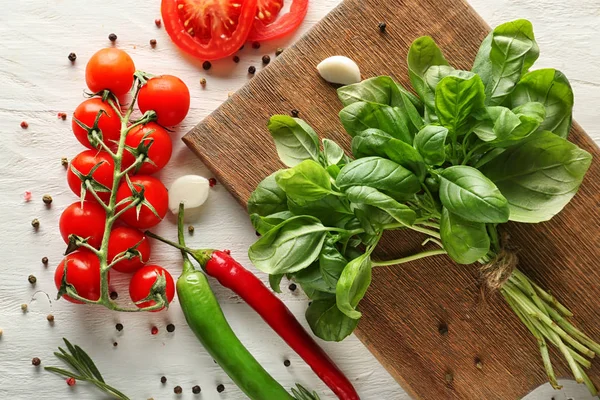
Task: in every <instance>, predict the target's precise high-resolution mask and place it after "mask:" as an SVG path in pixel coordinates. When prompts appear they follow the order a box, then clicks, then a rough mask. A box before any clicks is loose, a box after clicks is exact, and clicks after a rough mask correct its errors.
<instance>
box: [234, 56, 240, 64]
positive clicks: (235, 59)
mask: <svg viewBox="0 0 600 400" xmlns="http://www.w3.org/2000/svg"><path fill="white" fill-rule="evenodd" d="M233 62H234V63H236V64H237V63H239V62H240V58H239V57H238V56H233Z"/></svg>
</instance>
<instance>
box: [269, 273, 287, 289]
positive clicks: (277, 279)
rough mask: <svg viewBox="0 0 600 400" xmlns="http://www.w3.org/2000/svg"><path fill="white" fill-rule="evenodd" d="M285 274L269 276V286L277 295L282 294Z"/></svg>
mask: <svg viewBox="0 0 600 400" xmlns="http://www.w3.org/2000/svg"><path fill="white" fill-rule="evenodd" d="M283 275H284V274H277V275H273V274H270V275H269V286H271V289H272V290H273V291H274V292H276V293H281V280H282V279H283Z"/></svg>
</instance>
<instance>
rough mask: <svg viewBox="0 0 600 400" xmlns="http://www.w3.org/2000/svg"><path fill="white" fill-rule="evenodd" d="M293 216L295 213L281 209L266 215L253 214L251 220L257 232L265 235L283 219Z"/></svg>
mask: <svg viewBox="0 0 600 400" xmlns="http://www.w3.org/2000/svg"><path fill="white" fill-rule="evenodd" d="M293 216H294V214H292V213H291V212H289V211H281V212H278V213H275V214H271V215H268V216H266V217H261V216H260V215H258V214H251V215H250V222H252V226H253V227H254V229H255V230H256V232H258V233H259V234H260V235H264V234H266V233H267V232H269V231H270V230H271V229H273V228H275V227H276V226H277V225H279V224H280V223H282V222H283V221H285V220H287V219H290V218H292V217H293Z"/></svg>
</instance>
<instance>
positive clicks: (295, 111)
mask: <svg viewBox="0 0 600 400" xmlns="http://www.w3.org/2000/svg"><path fill="white" fill-rule="evenodd" d="M291 113H292V117H294V118H298V116H299V115H300V111H298V110H296V109H293V110H292V111H291Z"/></svg>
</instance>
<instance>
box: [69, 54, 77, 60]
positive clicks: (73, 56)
mask: <svg viewBox="0 0 600 400" xmlns="http://www.w3.org/2000/svg"><path fill="white" fill-rule="evenodd" d="M75 60H77V54H75V53H69V61H71V62H75Z"/></svg>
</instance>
